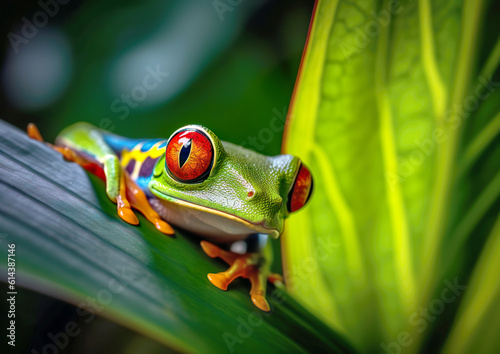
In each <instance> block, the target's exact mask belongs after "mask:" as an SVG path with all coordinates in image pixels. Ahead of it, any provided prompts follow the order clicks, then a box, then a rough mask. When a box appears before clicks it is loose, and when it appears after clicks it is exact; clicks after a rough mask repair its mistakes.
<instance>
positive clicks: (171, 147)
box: [165, 128, 214, 183]
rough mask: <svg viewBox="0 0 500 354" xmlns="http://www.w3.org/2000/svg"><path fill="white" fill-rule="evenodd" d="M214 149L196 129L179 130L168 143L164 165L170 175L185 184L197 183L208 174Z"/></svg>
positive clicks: (203, 134) (204, 135) (201, 132)
mask: <svg viewBox="0 0 500 354" xmlns="http://www.w3.org/2000/svg"><path fill="white" fill-rule="evenodd" d="M213 159H214V149H213V146H212V142H211V141H210V139H209V138H208V137H207V135H206V134H205V133H204V132H203V131H201V130H198V129H195V128H190V129H186V130H181V131H179V132H178V133H177V134H175V135H174V136H172V137H171V138H170V140H169V142H168V145H167V149H166V154H165V163H166V165H167V168H168V170H169V171H170V173H171V175H172V176H173V177H174V178H175V179H177V180H179V181H180V182H185V183H199V182H202V181H203V180H205V179H206V178H207V177H208V175H209V174H210V170H211V168H212V165H213Z"/></svg>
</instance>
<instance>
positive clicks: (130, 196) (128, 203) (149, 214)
mask: <svg viewBox="0 0 500 354" xmlns="http://www.w3.org/2000/svg"><path fill="white" fill-rule="evenodd" d="M116 205H117V209H118V215H120V217H121V218H122V219H123V220H125V221H126V222H128V223H130V224H133V225H137V224H138V223H139V219H137V216H136V215H135V214H134V212H133V211H132V208H134V209H137V210H139V211H140V212H141V213H142V214H143V215H144V216H145V217H146V219H148V220H149V221H150V222H151V223H152V224H153V225H154V226H155V227H156V228H157V229H158V230H159V231H161V232H162V233H164V234H166V235H173V234H174V229H172V227H171V226H170V225H169V224H167V223H166V222H165V221H163V220H162V218H161V217H160V215H158V213H157V212H156V211H154V210H153V208H152V207H151V205H150V204H149V201H148V198H147V197H146V195H145V194H144V192H143V191H142V189H140V188H139V186H137V184H136V183H135V182H134V181H133V180H132V179H131V178H130V177H129V175H128V173H127V171H125V170H124V169H122V173H121V176H120V192H119V195H118V196H117V197H116Z"/></svg>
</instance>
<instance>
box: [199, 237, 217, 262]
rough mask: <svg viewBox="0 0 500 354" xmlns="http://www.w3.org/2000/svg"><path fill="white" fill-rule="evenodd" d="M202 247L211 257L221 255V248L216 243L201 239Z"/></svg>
mask: <svg viewBox="0 0 500 354" xmlns="http://www.w3.org/2000/svg"><path fill="white" fill-rule="evenodd" d="M200 245H201V248H203V251H205V253H206V254H207V256H209V257H211V258H215V257H218V256H219V251H220V248H219V247H217V246H216V245H214V244H212V243H210V242H207V241H201V242H200Z"/></svg>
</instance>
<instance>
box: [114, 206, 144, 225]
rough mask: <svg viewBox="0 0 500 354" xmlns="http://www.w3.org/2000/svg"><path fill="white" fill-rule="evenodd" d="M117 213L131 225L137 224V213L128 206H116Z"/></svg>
mask: <svg viewBox="0 0 500 354" xmlns="http://www.w3.org/2000/svg"><path fill="white" fill-rule="evenodd" d="M118 215H120V217H121V218H122V219H123V220H124V221H126V222H128V223H129V224H132V225H138V224H139V219H137V215H135V213H134V212H133V211H132V209H130V208H118Z"/></svg>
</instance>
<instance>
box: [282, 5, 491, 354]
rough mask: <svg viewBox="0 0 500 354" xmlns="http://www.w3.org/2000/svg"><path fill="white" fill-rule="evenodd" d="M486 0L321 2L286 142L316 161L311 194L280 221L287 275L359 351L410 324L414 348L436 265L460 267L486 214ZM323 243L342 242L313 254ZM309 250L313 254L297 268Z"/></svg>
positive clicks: (457, 270)
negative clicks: (323, 252)
mask: <svg viewBox="0 0 500 354" xmlns="http://www.w3.org/2000/svg"><path fill="white" fill-rule="evenodd" d="M488 6H489V5H488V1H483V0H479V1H472V0H464V1H461V0H438V1H430V0H420V1H388V0H386V1H361V0H359V1H358V0H354V1H343V0H338V1H326V0H325V1H318V2H317V4H316V10H315V17H314V20H313V22H312V24H311V29H310V36H309V40H308V44H307V47H306V50H305V51H304V55H303V59H302V67H301V73H300V74H299V77H298V79H297V84H296V89H295V93H294V100H293V102H292V105H291V109H290V112H289V122H288V125H287V131H286V134H285V139H286V140H285V144H284V146H283V150H284V152H286V153H290V154H293V155H297V156H299V157H300V158H301V159H302V160H303V161H304V162H305V163H306V164H307V165H308V166H309V167H310V168H311V170H312V174H313V178H314V185H315V195H314V196H313V198H312V200H311V202H310V205H309V206H308V207H306V208H305V209H304V210H303V211H300V212H299V213H298V214H297V215H296V216H295V217H294V218H291V220H290V222H289V223H288V225H287V232H286V234H285V235H284V237H283V252H284V259H285V263H284V269H285V280H286V281H288V282H289V283H291V284H293V286H292V287H291V288H290V291H291V292H292V294H293V295H294V296H296V297H297V299H299V300H300V301H301V302H302V303H303V304H304V305H306V306H307V307H308V308H310V309H311V310H312V311H314V313H316V314H317V315H318V316H320V317H321V318H323V319H324V320H325V321H327V322H328V323H330V325H332V326H333V327H334V328H336V329H339V330H341V331H343V332H344V333H346V335H347V336H348V337H349V338H350V339H351V340H352V342H353V343H354V344H355V345H357V346H358V348H360V349H361V350H363V351H367V350H369V351H373V350H380V348H381V346H382V348H383V347H384V343H393V342H397V341H398V340H399V338H401V335H403V337H405V333H407V334H408V338H409V340H408V342H410V343H411V344H412V350H414V351H416V350H419V348H420V344H421V343H422V342H421V341H422V340H423V339H424V338H423V337H426V340H430V339H429V338H432V337H433V334H432V332H431V331H427V332H425V333H422V331H421V330H419V329H420V328H419V326H418V325H416V324H415V323H416V320H418V319H419V318H421V315H420V314H419V312H418V311H419V308H421V307H424V308H426V307H428V306H429V303H430V302H431V301H432V300H433V296H439V294H440V292H439V291H440V290H441V289H442V287H443V283H442V282H443V281H444V280H445V279H444V277H445V276H446V277H456V276H459V277H460V279H464V278H466V277H467V274H468V270H467V266H468V265H470V263H472V265H473V264H474V262H475V260H476V259H477V253H473V252H472V251H471V252H469V254H468V257H466V258H464V257H463V256H462V253H463V252H464V246H465V245H466V244H467V242H471V236H472V235H474V238H475V240H474V242H475V245H476V247H479V248H480V247H481V246H482V244H483V242H484V240H485V238H486V235H487V233H488V232H489V230H490V228H491V226H492V222H491V219H492V216H491V213H492V210H495V205H497V204H498V200H499V196H500V183H499V182H500V179H499V178H500V176H499V175H498V174H497V170H498V156H499V155H498V153H497V152H496V151H497V148H498V133H499V130H500V128H499V122H498V120H499V118H498V114H499V111H500V104H499V101H498V95H497V92H493V93H492V91H495V87H497V86H495V85H497V84H495V85H493V88H492V87H489V88H487V87H485V86H487V85H485V82H487V81H488V80H491V78H492V75H493V74H494V73H495V71H496V70H497V67H498V63H499V61H500V48H499V41H498V33H497V32H494V33H493V34H492V37H493V42H494V43H495V42H496V44H494V45H493V46H491V45H490V44H489V43H488V42H489V41H485V40H484V37H485V36H484V32H483V31H482V28H483V26H486V25H485V23H490V21H494V20H495V19H494V16H492V17H491V19H489V18H488V16H487V15H486V14H488V11H487V9H488ZM487 20H488V21H487ZM495 36H496V37H495ZM484 43H486V44H487V45H485V44H484ZM481 44H482V45H483V46H481ZM483 52H485V53H486V55H485V57H486V60H484V62H481V63H480V64H481V65H482V68H481V66H480V65H478V60H479V59H478V58H479V57H480V53H483ZM481 56H484V55H481ZM481 59H482V58H481ZM481 61H482V60H481ZM478 89H479V92H480V93H481V94H479V95H478V93H477V92H478ZM485 92H486V93H487V94H483V93H485ZM495 98H496V99H495ZM473 126H474V127H475V128H474V130H475V134H474V135H473V136H470V135H468V134H467V133H468V132H469V131H473V129H471V127H473ZM477 131H479V132H477ZM495 149H496V150H495ZM493 150H495V151H493ZM495 158H496V162H495ZM479 162H480V164H481V167H482V169H481V181H479V180H478V179H476V178H474V177H475V176H474V175H473V172H475V173H477V172H478V171H479V169H478V163H479ZM495 166H496V167H495ZM471 186H474V188H471ZM481 223H484V225H487V226H486V227H485V230H481V231H480V234H481V236H479V237H478V236H477V232H478V231H477V227H478V225H480V224H481ZM326 244H335V245H337V248H336V249H335V251H334V252H330V253H329V254H328V255H327V256H325V257H322V256H319V254H320V251H321V250H322V249H324V248H325V247H324V245H326ZM448 250H450V252H449V253H448ZM304 260H308V263H310V264H314V266H310V267H308V270H307V271H305V272H304V271H303V272H302V276H300V274H301V273H300V271H299V270H300V269H304V268H305V266H306V264H305V261H304ZM466 262H470V263H466ZM447 279H448V278H447ZM450 279H453V278H450ZM464 281H465V280H464ZM471 291H474V290H471ZM448 310H449V311H451V309H450V307H449V308H448ZM429 327H430V325H429ZM403 341H405V340H403ZM406 343H407V342H406ZM405 345H409V344H405Z"/></svg>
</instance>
